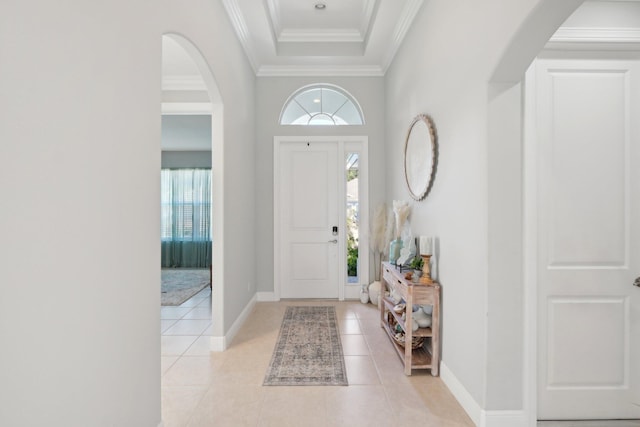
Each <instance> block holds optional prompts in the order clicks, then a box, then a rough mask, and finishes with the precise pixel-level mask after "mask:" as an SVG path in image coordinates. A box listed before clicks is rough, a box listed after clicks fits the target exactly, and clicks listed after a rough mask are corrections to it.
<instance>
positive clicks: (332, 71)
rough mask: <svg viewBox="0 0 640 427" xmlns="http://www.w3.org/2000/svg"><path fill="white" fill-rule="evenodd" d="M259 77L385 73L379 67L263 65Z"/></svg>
mask: <svg viewBox="0 0 640 427" xmlns="http://www.w3.org/2000/svg"><path fill="white" fill-rule="evenodd" d="M256 75H257V76H258V77H282V76H293V77H310V76H318V77H381V76H384V71H383V70H382V68H380V67H379V66H377V65H362V66H354V65H346V66H327V67H322V66H305V65H282V66H278V65H263V66H262V67H260V69H259V70H258V72H257V73H256Z"/></svg>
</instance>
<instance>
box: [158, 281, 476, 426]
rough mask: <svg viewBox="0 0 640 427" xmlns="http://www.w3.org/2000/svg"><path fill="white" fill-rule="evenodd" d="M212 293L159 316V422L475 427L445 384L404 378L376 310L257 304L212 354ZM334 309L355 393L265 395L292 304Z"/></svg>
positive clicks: (287, 390) (424, 374) (288, 390)
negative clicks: (226, 344)
mask: <svg viewBox="0 0 640 427" xmlns="http://www.w3.org/2000/svg"><path fill="white" fill-rule="evenodd" d="M210 295H211V293H210V291H209V289H208V288H207V289H205V290H203V291H201V292H200V293H198V294H197V295H196V296H194V297H193V298H192V299H191V300H189V301H187V302H186V303H184V304H183V305H182V306H180V307H163V308H162V321H161V332H162V373H163V375H162V418H163V422H164V427H175V426H190V427H196V426H203V427H204V426H207V427H208V426H216V427H226V426H233V427H236V426H252V427H262V426H278V427H283V426H296V427H306V426H350V427H357V426H363V427H364V426H366V427H378V426H385V427H386V426H412V425H428V426H430V427H439V426H442V427H463V426H465V427H466V426H473V423H472V421H471V420H470V419H469V417H468V416H467V415H466V413H465V412H464V410H463V409H462V407H461V406H460V405H459V404H458V402H457V401H456V400H455V399H454V397H453V395H452V394H451V392H450V391H449V389H448V388H447V387H446V386H445V385H444V383H443V382H442V380H440V378H437V377H432V376H431V375H430V374H429V371H415V370H414V373H413V375H412V376H410V377H408V376H405V375H404V373H403V369H402V364H401V362H400V359H399V358H398V356H397V354H396V353H395V352H394V350H393V347H392V345H391V342H390V341H389V339H388V338H387V336H386V335H385V333H384V332H383V330H382V329H381V328H380V326H379V320H378V311H377V309H376V308H375V307H374V306H373V305H371V304H368V305H364V304H362V303H360V302H355V301H349V302H339V301H317V300H316V301H299V300H296V301H281V302H277V303H257V304H256V306H255V308H254V309H253V311H252V313H251V315H250V316H249V318H248V319H247V321H246V323H245V324H244V325H243V327H242V328H241V329H240V331H239V332H238V334H237V336H236V337H235V339H234V340H233V342H232V343H231V346H230V347H229V349H227V351H225V352H221V353H212V352H210V351H209V334H210V333H211V331H210V329H211V328H210V323H211V302H210ZM305 304H307V305H325V304H329V305H334V306H335V307H336V313H337V316H338V323H339V327H340V333H341V337H342V345H343V351H344V355H345V364H346V367H347V377H348V380H349V386H347V387H307V386H299V387H263V386H262V381H263V379H264V375H265V373H266V371H267V367H268V365H269V362H270V360H271V354H272V352H273V348H274V346H275V342H276V338H277V337H278V331H279V330H280V324H281V322H282V318H283V316H284V312H285V308H286V307H287V306H288V305H305Z"/></svg>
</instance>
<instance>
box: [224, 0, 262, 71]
mask: <svg viewBox="0 0 640 427" xmlns="http://www.w3.org/2000/svg"><path fill="white" fill-rule="evenodd" d="M222 4H223V5H224V8H225V10H226V11H227V15H229V19H230V20H231V25H232V26H233V28H234V29H235V31H236V34H237V35H238V39H239V40H240V43H241V44H242V47H243V48H244V51H245V53H246V55H247V59H248V60H249V63H250V64H251V68H253V72H257V70H258V57H257V55H256V51H255V49H254V48H253V45H252V44H251V39H250V38H249V30H247V23H246V22H245V20H244V16H243V15H242V12H241V11H240V6H239V5H238V1H237V0H222Z"/></svg>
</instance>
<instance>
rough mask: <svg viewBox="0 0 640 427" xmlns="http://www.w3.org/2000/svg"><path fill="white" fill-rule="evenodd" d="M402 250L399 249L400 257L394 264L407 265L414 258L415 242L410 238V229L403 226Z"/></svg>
mask: <svg viewBox="0 0 640 427" xmlns="http://www.w3.org/2000/svg"><path fill="white" fill-rule="evenodd" d="M401 239H402V248H401V249H400V256H399V257H398V259H397V260H396V264H397V265H400V266H403V265H408V264H409V263H410V262H411V260H412V259H413V258H414V257H415V256H416V242H415V239H414V238H413V237H412V236H411V228H410V227H407V226H406V225H405V227H404V230H403V232H402V237H401Z"/></svg>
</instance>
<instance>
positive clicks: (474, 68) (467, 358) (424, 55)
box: [386, 0, 579, 423]
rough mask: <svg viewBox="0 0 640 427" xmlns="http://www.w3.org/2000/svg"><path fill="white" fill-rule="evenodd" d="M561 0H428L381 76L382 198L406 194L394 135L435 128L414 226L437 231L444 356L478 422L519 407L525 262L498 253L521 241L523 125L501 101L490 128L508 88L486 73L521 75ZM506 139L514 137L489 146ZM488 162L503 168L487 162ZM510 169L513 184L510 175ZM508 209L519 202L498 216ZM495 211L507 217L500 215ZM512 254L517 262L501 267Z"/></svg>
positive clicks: (563, 12) (566, 9) (560, 13)
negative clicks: (420, 118)
mask: <svg viewBox="0 0 640 427" xmlns="http://www.w3.org/2000/svg"><path fill="white" fill-rule="evenodd" d="M563 3H564V4H563V5H562V6H557V5H553V4H552V3H551V2H549V1H546V0H541V1H534V0H530V1H519V2H506V1H499V0H486V1H483V2H473V1H464V2H450V1H446V0H431V1H429V2H426V3H425V4H424V6H423V7H422V9H421V11H420V12H419V14H418V16H417V17H416V19H415V21H414V23H413V26H412V28H411V30H410V31H409V33H408V35H407V38H406V39H405V41H404V43H403V46H402V48H401V49H400V51H399V53H398V55H397V56H396V58H395V60H394V62H393V65H392V67H391V69H390V71H389V72H388V73H387V79H386V105H387V113H386V116H387V120H386V139H387V149H386V153H387V162H386V168H387V200H388V201H390V200H392V199H405V200H409V194H408V192H407V190H406V188H405V184H404V180H403V170H402V147H401V143H400V141H401V140H402V138H403V136H404V135H405V133H406V130H407V127H408V125H409V123H410V120H411V119H412V117H414V116H415V115H416V114H418V113H426V114H430V115H431V116H432V117H433V119H434V121H435V125H436V128H437V133H438V140H439V150H440V152H439V160H438V162H439V163H438V171H437V175H436V180H435V184H434V187H433V189H432V192H431V194H430V195H429V197H428V198H427V199H426V201H423V202H420V203H415V204H414V208H413V213H412V218H411V223H412V230H413V231H414V234H427V235H433V236H437V237H438V239H439V244H438V245H437V251H436V254H437V258H438V271H439V275H438V279H439V281H440V282H441V284H442V286H443V310H442V314H443V334H442V337H443V354H442V356H443V359H442V360H443V363H444V364H445V366H446V367H447V368H448V370H449V371H450V372H451V374H452V375H453V377H454V378H455V379H456V382H457V383H458V384H459V385H460V386H461V387H460V389H459V390H457V392H458V397H459V398H463V400H464V401H463V404H464V405H465V408H466V409H467V410H468V411H469V412H470V414H471V415H472V417H473V418H474V420H475V421H476V422H478V423H480V418H481V417H480V413H479V412H480V411H481V410H484V411H487V410H519V409H522V408H523V394H522V390H523V378H522V376H523V361H522V357H523V350H522V348H523V345H524V344H523V339H522V336H523V332H524V331H523V319H522V274H521V263H522V260H521V257H520V256H519V254H518V253H517V252H516V253H515V254H509V255H510V257H507V258H501V257H500V255H502V254H503V253H504V251H505V250H508V249H509V248H513V247H515V248H516V250H521V247H522V241H521V223H520V222H521V210H520V202H519V197H521V193H520V191H521V190H519V189H518V190H516V191H513V190H512V191H509V189H513V186H514V185H515V186H516V187H518V183H519V181H518V179H519V176H520V173H521V168H520V166H519V164H518V162H519V161H520V159H519V157H518V156H519V152H520V151H519V150H520V149H519V147H518V145H519V144H520V138H519V133H516V134H515V135H516V139H512V138H513V136H514V133H513V132H511V129H512V128H516V129H519V126H520V124H519V123H513V120H516V119H517V118H518V117H519V116H518V114H516V115H515V117H514V115H513V113H512V112H510V111H508V110H507V111H505V109H504V105H501V106H498V107H496V108H495V109H496V110H499V112H495V111H494V113H496V114H497V115H498V116H499V117H501V118H504V119H505V120H509V122H506V123H508V126H509V128H508V129H507V130H506V131H505V132H503V133H502V135H499V136H498V135H496V136H492V137H491V138H490V137H489V136H488V135H490V132H491V130H492V129H495V128H496V127H494V125H493V122H488V119H489V117H490V116H491V111H490V109H489V108H488V107H489V101H490V99H493V98H494V97H496V96H497V95H496V93H494V90H497V91H498V92H500V91H503V90H505V88H504V87H503V88H496V87H493V86H492V87H491V88H490V86H489V82H490V81H491V80H492V79H493V80H496V79H497V77H496V76H500V78H505V77H506V76H508V77H509V78H512V79H513V80H509V81H512V82H517V81H519V78H521V76H522V75H523V73H524V71H525V68H526V66H527V64H528V63H530V62H531V60H532V59H533V57H534V56H535V54H536V53H537V51H539V49H540V48H541V47H542V45H543V44H544V41H545V40H548V37H549V36H550V35H551V33H552V32H553V29H549V28H547V24H549V22H550V23H551V24H549V26H551V27H553V25H555V28H557V26H558V25H559V24H560V23H561V22H562V21H563V20H564V19H565V18H566V16H568V14H569V13H570V9H571V8H575V7H576V5H577V3H579V2H563ZM534 18H535V19H534ZM556 18H557V19H556ZM536 19H539V20H540V21H543V24H545V25H540V26H539V28H536V26H534V25H532V24H531V22H537V21H536ZM530 21H531V22H530ZM545 32H546V36H545ZM545 37H546V38H545ZM514 76H515V77H514ZM518 76H520V77H518ZM497 81H501V80H500V79H498V80H497ZM508 87H511V86H506V88H508ZM490 89H491V90H490ZM516 92H517V91H516ZM507 96H510V97H511V98H510V102H505V103H504V104H507V105H509V107H510V108H511V107H512V104H511V102H512V101H513V99H514V98H515V100H516V101H519V96H517V94H516V95H515V96H514V95H513V93H512V92H509V91H508V92H507ZM516 105H517V104H516ZM515 111H519V110H518V108H516V109H515ZM488 123H490V125H488ZM494 137H495V138H496V140H495V141H494V139H493V138H494ZM500 138H506V142H505V141H502V139H500ZM502 142H505V143H507V144H516V146H515V147H511V146H510V147H508V148H509V150H506V151H500V150H497V149H495V147H496V146H499V145H500V144H501V143H502ZM511 162H515V163H514V164H512V165H511V164H510V163H511ZM495 164H498V165H500V166H501V167H503V169H502V170H500V169H497V170H493V169H490V168H492V167H493V165H495ZM510 166H511V167H510ZM504 168H506V169H504ZM514 176H515V178H516V180H515V182H513V181H509V180H511V179H512V178H513V177H514ZM505 181H506V182H505ZM504 186H506V189H507V191H505V192H504V193H503V192H502V189H503V188H504ZM514 197H515V199H514ZM504 208H507V209H511V208H515V210H513V211H508V213H506V214H505V213H504V212H503V211H502V209H504ZM499 214H503V215H504V216H503V217H502V219H504V220H506V221H509V222H508V224H504V223H502V222H501V221H496V219H497V218H500V217H499V216H498V217H494V215H499ZM502 225H505V227H504V228H502V227H501V226H502ZM514 230H515V233H516V234H515V236H514V235H513V233H514ZM497 242H500V243H499V244H498V243H497ZM502 244H506V245H507V246H505V247H503V246H501V245H502ZM514 259H515V261H514ZM512 261H514V262H515V263H516V265H515V266H512V265H510V264H508V263H510V262H512ZM505 289H506V290H508V292H502V291H504V290H505ZM500 364H501V365H500ZM498 366H501V367H500V368H498ZM496 372H498V375H496ZM489 375H490V376H489ZM483 422H484V421H483Z"/></svg>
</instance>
